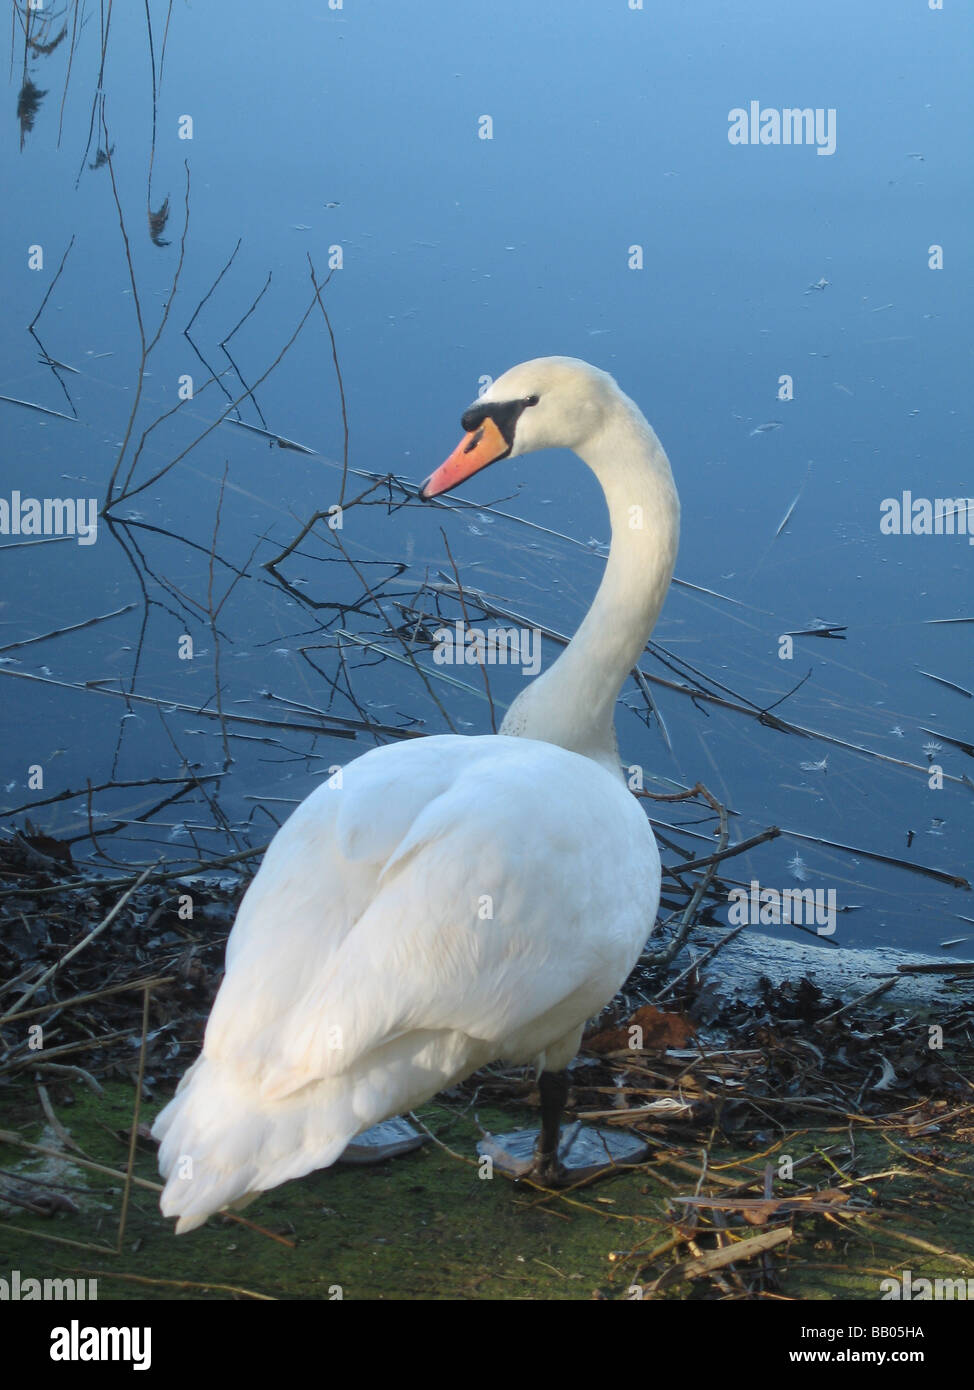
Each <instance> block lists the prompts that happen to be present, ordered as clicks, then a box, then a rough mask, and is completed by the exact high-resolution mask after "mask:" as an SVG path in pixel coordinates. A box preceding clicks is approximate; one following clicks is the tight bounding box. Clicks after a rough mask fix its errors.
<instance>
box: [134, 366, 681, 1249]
mask: <svg viewBox="0 0 974 1390" xmlns="http://www.w3.org/2000/svg"><path fill="white" fill-rule="evenodd" d="M463 427H464V429H465V430H466V431H467V433H466V436H465V438H464V439H463V441H462V442H461V443H460V445H459V446H458V447H457V449H456V450H455V452H454V453H453V454H452V455H451V456H450V457H449V459H447V461H446V462H445V463H444V464H443V465H442V467H440V468H439V469H437V471H436V472H435V473H434V474H433V475H432V477H431V478H429V479H428V480H427V482H426V483H425V484H424V488H423V493H422V495H423V496H425V497H432V496H436V495H437V494H438V493H441V492H444V491H446V490H447V489H449V488H451V487H453V486H454V485H456V484H457V483H459V482H462V481H463V479H464V478H467V477H469V476H470V475H471V474H473V473H475V472H477V471H478V470H479V469H481V468H483V467H485V466H486V465H487V464H489V463H491V462H493V461H494V460H495V459H498V458H502V457H505V456H510V457H515V456H517V455H519V454H525V453H528V452H529V451H531V450H534V449H543V448H547V447H549V446H563V447H567V448H571V449H574V450H575V452H576V453H577V454H579V455H580V456H581V458H582V459H584V461H585V462H586V463H587V464H588V466H589V467H590V468H591V469H592V471H593V472H594V473H595V475H596V477H597V478H598V480H599V482H600V483H601V485H602V488H603V490H604V492H605V496H606V501H607V502H608V506H609V515H610V520H611V524H612V545H611V550H610V553H609V558H608V562H607V564H606V569H605V574H604V577H603V580H602V583H601V585H600V587H599V590H598V594H597V595H596V598H595V601H594V602H593V604H592V607H591V609H590V610H589V612H588V615H587V616H586V618H585V620H584V622H583V623H582V625H581V627H580V628H579V630H578V632H577V633H576V634H575V637H574V639H573V641H572V642H571V643H570V645H569V646H568V647H567V648H566V650H565V651H564V652H563V653H562V655H561V656H560V657H559V659H558V660H557V661H556V662H555V663H554V664H553V665H552V666H551V668H550V669H549V670H548V671H546V672H545V673H544V674H542V675H541V676H539V677H538V678H537V679H536V680H535V681H533V682H532V683H531V684H530V685H529V686H527V687H526V688H525V689H524V691H522V693H521V694H520V695H519V696H518V697H517V699H516V700H515V701H514V703H513V704H512V705H511V708H510V711H509V713H508V715H507V718H506V719H505V720H504V723H503V725H502V728H501V732H500V734H496V735H488V736H484V737H473V738H464V737H458V736H453V735H449V736H436V737H430V738H427V739H419V740H410V741H408V742H404V743H401V744H398V745H392V746H388V747H382V748H376V749H374V750H373V751H371V752H369V753H366V754H364V755H363V756H362V757H360V758H357V759H356V760H355V761H354V762H352V763H350V764H349V765H348V767H346V768H345V769H344V773H343V778H342V785H341V787H340V788H337V787H332V786H330V785H328V784H325V785H322V786H320V787H318V788H317V790H316V791H314V792H312V794H311V795H310V796H309V797H308V798H307V799H306V800H305V801H303V802H302V803H301V805H300V806H299V807H298V808H297V810H296V811H295V812H294V814H293V815H292V816H291V818H290V820H288V821H287V823H286V824H285V825H284V826H283V827H282V829H281V830H280V831H279V832H278V833H277V835H276V836H275V837H274V839H273V841H272V843H271V845H270V847H269V849H268V851H267V854H266V856H265V858H264V861H263V864H262V865H261V868H260V871H259V873H258V874H257V876H256V877H255V879H254V881H253V883H252V884H251V885H250V888H249V889H248V891H247V894H246V896H245V897H244V900H243V902H242V903H241V905H240V910H239V912H238V914H237V919H236V922H235V924H234V928H233V931H232V933H231V935H230V939H229V942H228V944H227V962H226V964H227V968H226V976H225V978H224V981H223V984H222V985H221V987H220V991H219V994H218V995H217V998H216V1001H215V1003H214V1005H213V1011H212V1013H211V1015H210V1019H209V1022H208V1024H207V1028H206V1037H205V1041H204V1045H203V1052H202V1055H201V1056H200V1057H199V1059H198V1060H197V1061H196V1062H195V1063H194V1064H193V1066H192V1067H191V1068H190V1069H189V1071H188V1072H187V1073H186V1075H185V1076H184V1077H183V1079H182V1081H181V1082H180V1085H179V1089H178V1090H177V1092H176V1095H175V1097H174V1098H173V1100H172V1101H170V1103H169V1104H168V1105H167V1106H166V1107H165V1109H164V1110H163V1111H162V1112H161V1114H160V1115H159V1117H158V1118H157V1120H156V1122H155V1125H154V1127H153V1134H154V1135H155V1136H156V1137H157V1138H159V1139H161V1140H162V1146H161V1149H160V1153H159V1166H160V1169H161V1172H162V1174H163V1176H164V1177H165V1178H166V1179H167V1182H166V1186H165V1190H164V1192H163V1194H162V1199H161V1207H162V1211H163V1213H164V1215H166V1216H176V1217H178V1222H177V1225H176V1231H177V1233H181V1232H183V1231H190V1230H192V1229H193V1228H194V1227H196V1226H199V1225H201V1224H202V1223H203V1222H204V1221H205V1220H206V1218H207V1217H208V1216H210V1215H211V1214H212V1213H213V1212H215V1211H218V1210H220V1209H222V1208H225V1207H227V1206H231V1205H232V1206H240V1205H243V1204H244V1202H245V1201H247V1200H249V1199H250V1198H251V1197H253V1196H255V1195H256V1194H257V1193H258V1192H262V1191H265V1190H266V1189H267V1188H271V1187H275V1186H277V1184H279V1183H282V1182H285V1181H287V1180H288V1179H290V1178H297V1177H300V1176H301V1175H302V1174H304V1173H308V1172H310V1171H311V1170H312V1169H315V1168H323V1167H326V1166H327V1165H328V1164H330V1163H333V1162H334V1161H335V1159H337V1158H338V1157H339V1156H340V1154H341V1153H342V1150H343V1149H344V1148H345V1146H346V1145H347V1144H348V1143H349V1141H350V1140H351V1139H352V1138H354V1137H355V1135H357V1134H359V1133H361V1132H362V1131H363V1130H366V1129H368V1128H369V1127H370V1126H371V1125H374V1124H376V1123H378V1122H379V1121H380V1120H383V1119H385V1118H387V1117H389V1116H392V1115H397V1114H400V1113H401V1112H403V1111H406V1110H409V1109H411V1108H413V1107H415V1106H417V1105H420V1104H421V1103H422V1102H424V1101H426V1100H428V1099H429V1098H430V1097H431V1096H433V1095H434V1094H435V1093H436V1092H437V1091H440V1090H442V1089H443V1088H444V1087H446V1086H449V1085H451V1084H452V1083H454V1082H457V1081H459V1080H461V1079H462V1078H464V1077H466V1076H468V1075H469V1074H470V1073H471V1072H473V1071H474V1070H476V1068H478V1067H480V1066H483V1065H485V1064H486V1063H489V1062H492V1061H497V1060H500V1059H503V1060H506V1061H509V1062H514V1063H525V1062H529V1061H534V1062H535V1063H536V1065H537V1067H538V1070H539V1073H540V1081H541V1097H542V1130H541V1138H540V1141H539V1144H538V1149H537V1159H536V1164H535V1171H536V1174H537V1176H538V1177H539V1178H540V1179H541V1180H543V1181H552V1180H556V1179H557V1177H558V1160H557V1147H558V1134H559V1122H560V1117H561V1110H562V1107H563V1104H564V1100H565V1095H566V1092H567V1076H566V1074H565V1072H564V1069H565V1068H566V1067H567V1066H568V1063H569V1062H570V1061H571V1059H572V1057H573V1056H574V1055H575V1052H576V1051H577V1049H578V1045H579V1042H580V1039H581V1034H582V1029H583V1027H584V1024H585V1022H586V1020H587V1019H588V1018H589V1017H591V1016H592V1015H593V1014H595V1013H597V1012H598V1011H599V1010H600V1009H601V1008H602V1007H603V1005H604V1004H605V1003H606V1002H607V1001H608V1000H609V999H610V998H611V997H612V995H613V994H614V993H615V991H616V990H617V989H618V988H619V986H620V985H621V984H622V982H623V981H624V980H625V978H626V976H627V974H628V972H629V971H630V969H631V968H632V966H633V965H634V963H635V961H636V959H637V957H638V956H639V954H640V951H641V950H642V947H643V944H644V942H645V940H646V937H647V935H648V934H649V931H650V929H651V927H652V924H653V921H654V917H655V912H656V907H657V904H658V900H659V885H660V864H659V854H658V852H657V848H656V842H655V840H654V838H653V834H652V831H651V829H650V827H649V823H648V821H647V820H646V817H645V815H644V814H643V811H642V810H641V808H640V806H639V803H638V802H637V801H636V800H635V798H634V797H633V796H632V795H631V794H630V792H629V791H628V790H627V787H626V784H625V781H624V779H623V777H622V773H621V770H620V767H619V761H618V751H617V745H616V738H615V730H614V726H613V710H614V706H615V702H616V698H617V696H618V694H619V691H620V689H621V687H622V684H623V681H624V680H625V679H626V677H627V675H628V673H629V671H630V670H631V668H632V666H633V665H634V664H635V662H636V660H637V658H638V657H639V655H640V653H641V652H642V650H643V647H644V646H645V643H646V639H647V637H648V635H649V633H650V631H651V630H652V627H653V624H654V622H655V621H656V618H657V615H658V613H659V611H660V608H661V607H662V604H663V600H664V597H665V595H666V591H667V588H668V586H669V582H670V576H671V574H672V570H673V564H674V560H675V557H676V548H677V538H678V531H679V503H678V500H677V495H676V490H675V488H674V485H673V477H672V474H671V472H670V466H669V462H668V461H667V458H666V455H665V453H664V452H663V449H662V447H661V446H660V443H659V441H658V440H657V438H656V436H655V434H654V433H653V431H652V429H651V428H650V427H649V425H648V424H647V422H646V420H645V419H644V417H643V415H642V414H641V413H640V411H639V409H638V408H637V407H636V405H635V404H634V403H633V402H632V401H631V400H629V398H628V397H627V396H625V395H623V393H622V392H621V391H620V390H619V388H618V386H617V385H616V383H615V382H614V381H613V379H612V378H611V377H610V376H608V375H607V374H606V373H605V372H602V371H599V370H597V369H596V368H595V367H591V366H589V365H588V364H587V363H585V362H581V361H578V360H577V359H575V358H568V357H545V358H539V359H537V360H536V361H533V362H525V363H522V364H521V365H520V366H517V367H514V368H512V369H511V370H510V371H508V372H505V373H504V375H503V376H501V377H499V378H498V379H497V380H496V381H495V382H494V383H493V385H492V386H491V387H490V388H489V389H488V390H487V391H486V393H485V394H484V395H483V396H482V397H481V398H480V399H479V400H478V401H477V402H476V404H474V405H473V406H471V407H470V409H469V410H468V411H467V412H466V414H465V415H464V416H463ZM485 904H487V905H489V909H490V913H491V915H489V916H488V915H486V914H485V911H484V905H485Z"/></svg>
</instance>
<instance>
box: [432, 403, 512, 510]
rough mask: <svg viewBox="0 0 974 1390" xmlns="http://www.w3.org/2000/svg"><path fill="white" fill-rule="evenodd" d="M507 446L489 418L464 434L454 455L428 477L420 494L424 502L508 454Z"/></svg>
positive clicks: (508, 448)
mask: <svg viewBox="0 0 974 1390" xmlns="http://www.w3.org/2000/svg"><path fill="white" fill-rule="evenodd" d="M510 448H511V446H510V444H508V442H507V440H506V439H505V438H504V436H503V434H502V433H501V431H500V429H499V428H498V426H497V425H495V423H494V421H493V420H492V419H491V418H490V416H489V415H488V417H487V418H486V420H484V422H483V424H482V425H478V426H477V428H476V429H475V430H474V431H473V432H472V433H471V434H465V435H464V436H463V438H462V439H461V440H460V443H459V444H458V445H457V447H456V448H455V449H454V451H453V453H452V454H451V455H450V457H449V458H448V459H447V460H446V462H445V463H441V464H440V466H439V468H438V469H437V470H436V472H435V473H431V474H430V476H429V477H428V478H427V479H426V482H425V483H424V484H423V486H422V487H421V488H420V490H419V495H420V497H421V498H422V499H423V501H424V502H425V501H426V500H427V498H430V497H439V495H440V493H441V492H449V491H450V489H451V488H455V487H456V486H457V484H458V483H463V482H466V480H467V478H472V477H473V475H474V474H475V473H479V472H480V470H481V469H482V468H486V467H487V465H488V464H489V463H493V462H494V460H495V459H499V458H502V457H503V456H504V454H506V453H508V452H509V451H510Z"/></svg>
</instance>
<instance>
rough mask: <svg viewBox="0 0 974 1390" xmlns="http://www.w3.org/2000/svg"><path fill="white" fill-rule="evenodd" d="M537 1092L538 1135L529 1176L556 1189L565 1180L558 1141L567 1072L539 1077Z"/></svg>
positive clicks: (545, 1073) (555, 1072)
mask: <svg viewBox="0 0 974 1390" xmlns="http://www.w3.org/2000/svg"><path fill="white" fill-rule="evenodd" d="M538 1090H539V1091H540V1092H541V1133H540V1134H539V1135H538V1142H537V1144H536V1145H535V1149H534V1163H533V1165H532V1168H531V1173H530V1176H531V1177H532V1178H534V1179H535V1180H536V1181H537V1182H539V1183H542V1184H543V1185H544V1186H545V1187H557V1186H558V1184H559V1183H561V1182H564V1181H565V1174H564V1170H563V1169H562V1166H561V1164H560V1163H559V1162H558V1140H559V1138H560V1136H561V1117H562V1113H563V1111H564V1109H565V1102H566V1101H567V1099H568V1072H567V1071H543V1072H542V1073H541V1075H540V1076H539V1077H538Z"/></svg>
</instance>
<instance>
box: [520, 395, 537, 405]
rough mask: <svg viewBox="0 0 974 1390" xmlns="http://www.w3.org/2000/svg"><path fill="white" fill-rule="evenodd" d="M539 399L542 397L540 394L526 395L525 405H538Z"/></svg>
mask: <svg viewBox="0 0 974 1390" xmlns="http://www.w3.org/2000/svg"><path fill="white" fill-rule="evenodd" d="M539 399H540V397H538V396H526V397H525V398H524V404H525V405H537V404H538V401H539Z"/></svg>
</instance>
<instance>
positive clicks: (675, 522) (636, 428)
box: [501, 392, 680, 774]
mask: <svg viewBox="0 0 974 1390" xmlns="http://www.w3.org/2000/svg"><path fill="white" fill-rule="evenodd" d="M578 453H579V456H580V457H581V458H582V459H584V461H585V462H586V463H587V464H588V466H589V467H590V468H591V469H592V472H593V473H594V474H595V476H596V477H597V478H598V480H599V482H600V483H601V484H602V490H603V492H604V493H605V500H606V502H607V503H608V507H609V521H610V523H611V527H612V544H611V547H610V550H609V558H608V561H607V563H606V567H605V574H604V575H603V577H602V583H601V584H600V585H599V590H598V593H597V594H596V596H595V600H594V602H593V604H592V606H591V608H590V609H589V611H588V613H587V615H586V617H585V620H584V621H583V623H582V625H581V627H580V628H579V629H578V631H577V632H576V633H575V636H574V637H573V638H572V641H571V642H570V643H569V645H568V647H567V648H566V649H565V651H564V652H563V653H562V654H561V656H560V657H559V658H558V660H557V661H556V662H555V663H554V665H553V666H552V667H551V668H550V669H549V670H548V671H546V672H545V673H544V674H543V675H541V676H539V677H538V678H537V680H535V681H533V682H532V683H531V685H529V686H528V687H527V689H525V690H523V691H522V692H521V694H520V695H519V696H518V697H517V699H516V700H515V701H514V703H513V704H512V705H511V707H510V709H509V710H508V713H507V717H506V718H505V720H504V722H503V724H502V725H501V733H503V734H517V735H520V736H521V737H522V738H537V739H542V740H544V741H545V742H546V743H557V744H559V745H560V746H561V747H563V748H570V749H572V750H573V751H574V752H578V753H583V754H585V755H586V756H588V757H591V758H595V759H596V760H597V761H598V762H600V763H603V764H604V765H605V766H607V767H609V768H610V769H611V770H612V771H613V772H615V773H617V774H618V772H619V754H618V747H617V744H616V737H615V725H614V720H613V714H614V710H615V703H616V700H617V699H618V696H619V692H620V690H621V689H622V685H623V682H624V681H625V680H626V677H627V676H628V675H629V672H630V671H631V670H632V668H633V666H635V665H636V663H637V661H638V659H639V657H640V654H641V653H642V651H643V648H644V647H645V645H646V641H647V639H648V637H649V634H650V633H651V632H652V630H653V627H654V626H655V623H656V619H657V618H658V616H659V612H660V609H661V608H662V607H663V600H664V599H665V598H666V592H667V589H668V588H669V585H670V579H671V577H672V574H673V565H674V563H675V561H676V550H677V544H678V541H679V531H680V503H679V499H678V497H677V493H676V488H675V486H674V483H673V474H672V473H671V471H670V465H669V460H668V459H667V457H666V454H665V453H664V452H663V447H662V445H661V444H660V442H659V440H658V439H657V438H656V435H655V434H654V432H653V430H652V429H651V428H650V426H649V424H648V423H647V421H646V420H645V418H644V417H643V415H642V413H641V412H640V410H639V409H638V407H637V406H636V405H635V404H634V403H633V402H632V401H630V400H629V399H628V397H626V396H623V395H622V393H621V392H620V393H619V401H618V404H617V406H616V408H615V409H614V410H613V411H611V412H610V415H609V418H608V420H607V423H606V425H605V426H604V427H603V428H602V429H601V430H600V431H599V433H598V435H597V436H596V437H595V438H594V439H593V440H590V441H589V443H588V444H587V445H586V446H585V447H584V448H580V449H579V450H578Z"/></svg>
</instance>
